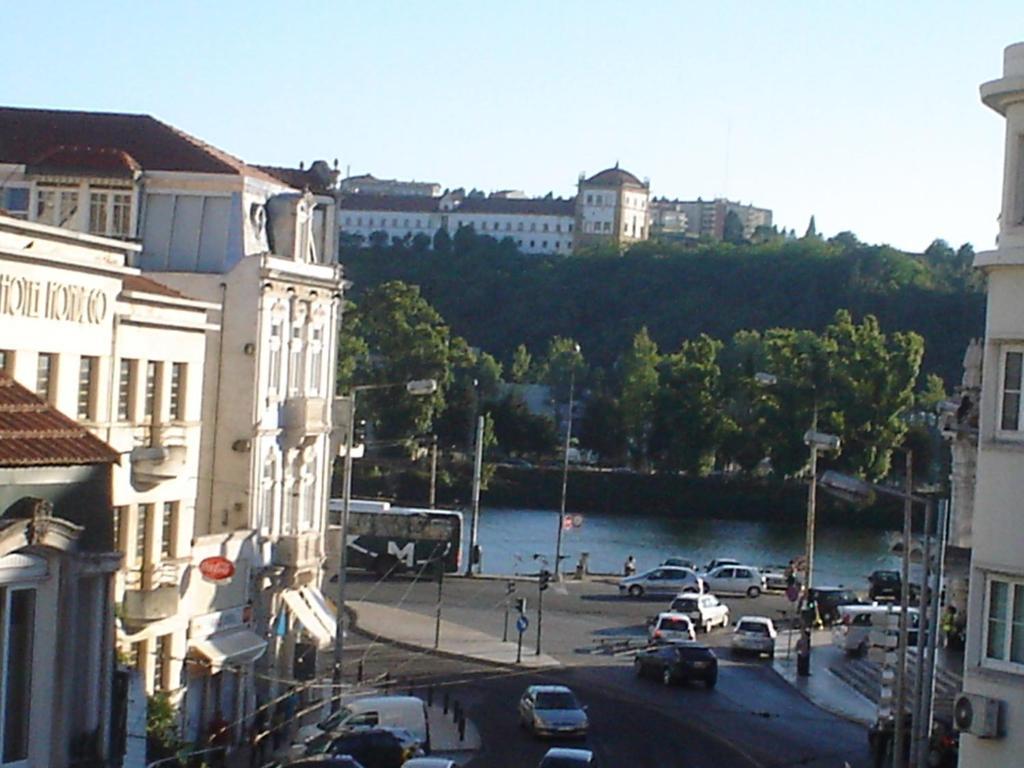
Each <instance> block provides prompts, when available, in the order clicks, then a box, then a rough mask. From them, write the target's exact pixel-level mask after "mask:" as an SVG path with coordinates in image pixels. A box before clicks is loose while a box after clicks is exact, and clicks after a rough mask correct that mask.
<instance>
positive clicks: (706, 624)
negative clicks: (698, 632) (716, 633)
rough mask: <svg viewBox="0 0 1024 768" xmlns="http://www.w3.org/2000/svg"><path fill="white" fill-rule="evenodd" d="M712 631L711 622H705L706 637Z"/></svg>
mask: <svg viewBox="0 0 1024 768" xmlns="http://www.w3.org/2000/svg"><path fill="white" fill-rule="evenodd" d="M710 631H711V622H710V621H705V622H704V634H705V635H706V634H707V633H708V632H710Z"/></svg>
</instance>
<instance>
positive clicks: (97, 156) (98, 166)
mask: <svg viewBox="0 0 1024 768" xmlns="http://www.w3.org/2000/svg"><path fill="white" fill-rule="evenodd" d="M26 170H27V171H28V172H29V173H40V174H46V173H72V174H75V175H89V176H113V177H120V178H128V179H130V178H132V177H133V176H134V174H135V172H136V171H139V170H141V166H140V165H139V164H138V162H136V160H135V158H134V157H132V156H131V155H129V154H128V153H127V152H125V151H124V150H123V149H112V148H110V147H88V146H81V145H79V144H61V145H59V146H56V147H53V148H52V149H50V150H49V151H48V152H45V153H44V154H43V155H42V156H40V157H38V158H36V159H35V160H34V161H33V162H32V163H31V164H29V165H28V166H27V168H26Z"/></svg>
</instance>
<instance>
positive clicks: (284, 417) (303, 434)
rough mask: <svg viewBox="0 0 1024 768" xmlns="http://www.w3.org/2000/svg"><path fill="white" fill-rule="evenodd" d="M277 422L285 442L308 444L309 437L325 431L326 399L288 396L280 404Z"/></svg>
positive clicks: (326, 417)
mask: <svg viewBox="0 0 1024 768" xmlns="http://www.w3.org/2000/svg"><path fill="white" fill-rule="evenodd" d="M278 423H279V425H280V427H281V429H282V430H283V431H284V434H285V441H286V442H287V443H289V444H290V445H292V446H299V445H302V444H308V443H310V442H312V441H311V440H310V438H315V437H317V436H319V435H322V434H324V433H325V432H327V429H328V427H329V425H330V422H329V416H328V401H327V400H326V399H325V398H323V397H290V398H288V399H287V400H285V401H284V402H283V403H282V404H281V413H280V418H279V420H278Z"/></svg>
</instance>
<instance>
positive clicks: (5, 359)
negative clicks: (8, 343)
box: [0, 349, 14, 373]
mask: <svg viewBox="0 0 1024 768" xmlns="http://www.w3.org/2000/svg"><path fill="white" fill-rule="evenodd" d="M13 359H14V355H13V353H12V352H11V351H10V350H8V349H0V371H3V372H4V373H10V370H11V363H12V362H13Z"/></svg>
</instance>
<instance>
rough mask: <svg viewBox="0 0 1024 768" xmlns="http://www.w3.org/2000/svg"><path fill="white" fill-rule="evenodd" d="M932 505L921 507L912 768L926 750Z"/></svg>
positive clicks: (927, 504)
mask: <svg viewBox="0 0 1024 768" xmlns="http://www.w3.org/2000/svg"><path fill="white" fill-rule="evenodd" d="M934 505H935V502H934V501H932V500H931V499H929V500H928V502H927V503H926V504H925V507H924V529H923V530H922V532H921V535H922V538H923V539H924V542H923V544H922V552H921V555H922V561H921V592H920V597H919V598H918V607H917V612H918V625H917V669H915V670H914V715H913V741H911V742H910V765H912V766H916V765H917V764H918V760H919V759H920V753H921V750H927V743H925V740H926V739H927V735H926V734H927V733H928V731H929V725H930V724H929V723H925V722H924V712H923V711H922V710H923V705H924V652H925V647H926V646H925V640H926V638H927V637H928V633H929V632H930V631H931V624H932V622H931V618H930V617H929V615H928V602H929V597H930V596H929V594H928V589H929V583H928V582H929V577H930V575H931V528H932V516H933V515H932V508H933V507H934Z"/></svg>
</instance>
